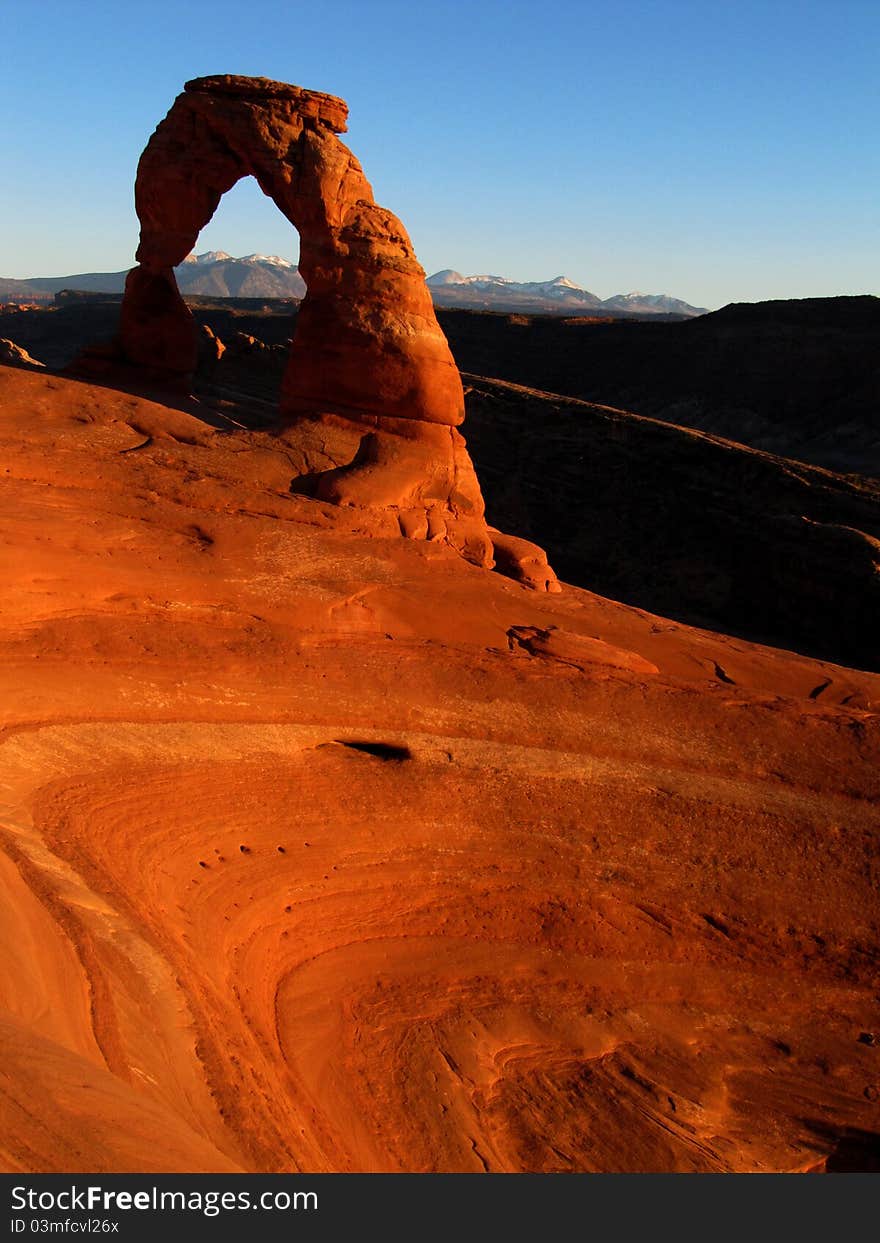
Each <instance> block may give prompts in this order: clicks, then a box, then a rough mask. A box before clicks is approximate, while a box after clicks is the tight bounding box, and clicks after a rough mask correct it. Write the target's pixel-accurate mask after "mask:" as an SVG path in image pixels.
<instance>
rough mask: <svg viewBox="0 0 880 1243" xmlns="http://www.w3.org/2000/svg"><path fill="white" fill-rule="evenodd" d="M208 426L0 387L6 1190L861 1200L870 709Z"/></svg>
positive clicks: (1, 1122) (872, 846)
mask: <svg viewBox="0 0 880 1243" xmlns="http://www.w3.org/2000/svg"><path fill="white" fill-rule="evenodd" d="M185 404H187V403H184V402H181V403H178V405H179V406H182V405H185ZM205 414H206V411H205V407H204V406H199V405H198V404H197V403H191V404H189V405H188V408H187V409H186V410H184V409H180V408H173V409H172V408H169V407H167V406H165V405H160V404H158V403H155V402H150V401H147V400H144V399H142V398H138V397H135V396H133V395H132V394H131V393H128V392H119V391H114V390H112V389H110V388H108V387H106V386H103V387H102V386H97V385H90V384H85V383H82V382H75V381H73V380H71V379H69V378H64V377H59V376H54V375H51V374H47V373H45V372H40V371H33V372H31V371H25V370H21V369H17V368H15V369H13V368H10V367H0V453H2V457H3V462H4V467H5V469H7V471H8V473H7V474H6V476H5V483H4V489H5V493H6V496H7V498H8V499H7V503H6V504H5V505H4V507H3V511H2V514H0V548H2V549H3V565H2V569H3V576H4V588H5V589H4V593H3V614H2V617H0V963H2V970H0V1168H2V1169H3V1170H6V1171H27V1170H42V1171H67V1172H71V1171H76V1170H81V1171H88V1172H91V1173H95V1172H100V1171H120V1172H122V1171H147V1170H154V1169H156V1168H157V1167H158V1168H160V1169H162V1170H165V1171H189V1172H194V1171H205V1170H218V1171H228V1170H230V1169H237V1170H253V1171H273V1170H277V1171H296V1170H309V1171H331V1170H381V1171H407V1170H408V1171H425V1170H436V1171H474V1172H480V1171H483V1170H490V1171H493V1172H494V1171H499V1172H500V1171H591V1170H598V1171H636V1170H663V1171H671V1170H680V1171H698V1170H702V1171H726V1170H754V1171H757V1170H763V1171H774V1170H780V1171H781V1170H792V1171H793V1170H805V1169H822V1168H826V1169H861V1170H865V1169H870V1168H872V1165H871V1163H872V1162H874V1163H876V1162H877V1160H878V1157H880V1147H878V1136H880V1060H878V1059H880V1046H878V1043H877V1036H878V1034H880V1009H878V1002H877V979H878V961H880V959H878V924H880V904H878V885H877V878H878V836H877V805H878V802H877V801H878V797H880V763H878V759H880V749H878V747H880V731H878V723H880V716H878V708H880V678H878V677H877V676H873V675H870V674H865V673H859V672H856V671H853V670H850V669H845V668H841V667H840V666H837V665H833V664H829V663H827V662H822V661H815V660H809V659H805V658H803V657H799V656H796V655H794V654H792V653H790V652H784V651H778V650H776V651H774V650H771V649H768V648H762V647H760V646H757V645H754V644H751V643H747V642H744V641H742V640H736V639H731V638H729V637H726V636H724V635H718V634H709V633H707V632H705V631H699V630H694V629H691V628H689V627H687V626H684V625H677V624H676V623H674V622H671V621H668V620H664V619H662V618H659V617H655V616H651V615H650V614H648V613H644V612H642V611H640V610H638V609H633V608H627V607H624V606H622V605H620V604H615V603H613V602H612V601H610V600H606V599H602V598H601V597H599V596H595V595H591V594H590V593H589V592H586V591H581V590H578V589H577V588H570V589H568V590H566V591H564V592H563V593H562V594H560V595H549V594H545V593H538V592H527V591H524V590H523V589H522V587H521V586H519V585H518V584H516V583H513V582H511V581H510V580H509V579H507V578H503V577H501V576H500V575H497V574H488V573H485V572H483V571H481V570H479V569H477V568H475V567H474V566H472V565H468V564H467V563H466V562H465V561H464V560H463V559H462V558H461V557H460V556H456V555H454V554H453V553H452V552H450V550H449V548H448V547H446V546H445V545H444V544H443V543H441V542H436V543H435V542H431V541H430V540H423V541H414V540H405V539H401V538H399V532H398V530H397V526H396V521H395V516H394V514H393V511H377V513H379V514H380V516H381V520H382V521H384V522H386V523H387V532H386V535H387V537H386V538H382V537H378V536H375V535H373V536H372V537H371V538H364V534H363V525H364V513H365V511H364V510H361V509H358V508H357V507H355V506H340V505H337V504H329V503H326V502H324V501H321V500H319V499H315V498H309V497H303V496H299V495H295V494H291V492H290V490H289V481H290V475H291V471H292V469H293V468H294V466H296V467H299V466H301V465H302V464H303V463H302V458H301V457H300V458H298V457H297V451H296V450H295V449H293V448H291V447H290V446H289V445H288V444H286V443H285V442H284V441H283V440H281V439H279V438H278V437H277V436H275V435H271V434H268V433H266V432H260V431H248V430H247V429H242V428H241V427H239V426H235V425H233V424H232V423H231V422H230V423H227V424H226V425H224V426H223V427H219V426H216V425H215V424H213V423H211V422H209V421H207V420H206V417H205ZM339 434H340V435H342V434H343V432H342V429H340V433H339ZM319 451H320V446H315V447H314V448H313V449H310V452H313V453H314V454H315V455H317V454H318V453H319ZM292 459H293V461H292ZM377 521H378V519H377ZM869 1040H870V1041H872V1042H873V1043H869ZM873 1168H876V1164H875V1166H874V1167H873Z"/></svg>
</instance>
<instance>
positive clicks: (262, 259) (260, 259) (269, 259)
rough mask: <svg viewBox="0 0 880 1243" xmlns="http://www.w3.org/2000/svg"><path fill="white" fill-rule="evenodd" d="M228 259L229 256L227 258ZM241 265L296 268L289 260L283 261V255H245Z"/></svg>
mask: <svg viewBox="0 0 880 1243" xmlns="http://www.w3.org/2000/svg"><path fill="white" fill-rule="evenodd" d="M227 258H228V256H227ZM240 262H241V263H272V264H274V265H275V267H276V268H295V267H296V264H295V263H291V262H290V260H289V259H282V257H281V255H243V256H242V258H241V260H240Z"/></svg>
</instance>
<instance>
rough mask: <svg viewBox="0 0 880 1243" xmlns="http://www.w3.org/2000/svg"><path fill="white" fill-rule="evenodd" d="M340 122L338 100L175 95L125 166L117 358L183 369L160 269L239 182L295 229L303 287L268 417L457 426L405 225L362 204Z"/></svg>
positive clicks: (454, 375) (179, 326) (266, 90)
mask: <svg viewBox="0 0 880 1243" xmlns="http://www.w3.org/2000/svg"><path fill="white" fill-rule="evenodd" d="M347 114H348V109H347V107H346V105H345V103H344V102H343V101H342V100H341V99H337V98H335V97H334V96H332V95H324V94H321V93H320V92H317V91H306V90H303V89H301V88H300V87H296V86H290V85H287V84H286V83H282V82H272V81H270V80H269V79H266V78H241V77H232V76H223V77H212V78H197V79H195V80H194V81H192V82H187V83H186V86H185V89H184V92H183V94H182V95H179V96H178V97H177V99H176V100H175V102H174V104H173V106H172V108H171V110H170V112H169V113H168V115H167V116H166V117H165V119H164V120H163V121H162V122H161V123H160V124H159V126H158V127H157V129H156V131H155V133H154V134H153V135H152V137H151V138H150V141H149V143H148V144H147V146H146V149H145V150H144V153H143V155H142V156H141V159H140V163H139V165H138V172H137V181H136V185H135V206H136V209H137V214H138V218H139V220H140V224H141V240H140V245H139V247H138V251H137V255H136V258H137V260H138V266H137V267H136V268H134V269H133V270H132V271H131V272H130V273H129V276H128V279H127V281H126V288H125V297H124V299H123V306H122V317H121V332H120V335H121V344H122V349H123V352H124V353H125V355H126V357H127V358H128V359H129V360H130V361H132V362H134V363H138V364H142V365H146V366H150V367H159V368H161V369H163V370H165V371H167V372H171V373H176V374H179V375H186V374H189V373H191V372H192V371H193V369H194V367H195V359H196V332H195V324H194V321H193V319H192V316H191V314H190V312H189V310H188V308H187V307H186V305H185V303H184V302H183V299H182V298H181V297H180V293H179V291H178V289H177V282H176V281H175V279H174V271H173V269H174V267H175V265H176V264H178V263H182V262H183V260H184V259H185V258H186V256H187V255H188V254H189V253H190V252H191V251H192V250H193V249H194V247H195V245H196V239H197V238H198V235H199V232H200V230H201V229H202V228H204V226H205V225H206V224H207V223H208V221H209V220H210V219H211V217H212V216H213V214H214V212H215V211H216V209H217V206H218V204H219V202H220V199H221V198H222V196H223V195H224V194H225V193H226V191H227V190H229V189H231V187H232V186H233V185H235V183H236V182H237V181H238V180H240V178H242V177H245V176H248V175H252V176H254V177H255V178H256V180H257V182H258V183H259V185H260V187H261V189H262V190H263V192H264V193H265V194H267V195H269V197H270V198H272V199H273V201H274V202H275V203H276V204H277V206H278V207H279V209H280V210H281V211H282V212H283V213H284V215H285V216H286V217H287V219H288V220H290V222H291V223H292V224H293V225H294V226H295V227H296V229H297V230H298V232H299V235H300V271H301V272H302V275H303V278H304V280H305V281H306V285H307V293H306V296H305V299H304V301H303V304H302V306H301V308H300V313H299V318H298V322H297V330H296V336H295V338H294V343H293V346H292V348H291V355H290V361H289V364H288V368H287V372H286V374H285V378H284V383H283V385H282V395H281V409H282V413H287V414H291V415H296V414H302V413H326V412H339V413H343V414H353V415H364V414H366V415H380V416H386V417H396V418H407V419H417V420H421V421H425V422H429V423H440V424H446V425H451V426H456V425H457V424H459V423H460V422H461V421H462V419H463V417H464V397H463V393H462V387H461V380H460V378H459V375H458V371H457V369H456V367H455V363H454V361H453V359H452V355H451V353H450V351H449V346H448V344H447V342H446V338H445V337H444V336H443V333H442V331H441V330H440V326H439V324H438V323H437V318H436V316H435V314H434V308H433V305H432V302H431V296H430V294H429V292H428V289H427V287H426V286H425V280H424V278H425V273H424V271H423V269H422V267H421V266H420V265H419V263H418V260H417V259H416V257H415V254H414V252H413V248H412V243H411V242H410V239H409V237H408V235H407V232H406V230H405V229H404V227H403V225H402V224H401V222H400V221H399V220H398V219H397V217H396V216H394V215H392V213H391V212H389V211H386V210H385V209H384V208H382V207H379V206H378V205H377V204H376V203H375V202H374V201H373V194H372V190H371V187H370V184H369V182H368V181H367V179H366V177H365V176H364V173H363V170H362V168H361V166H360V164H359V163H358V161H357V160H356V159H355V157H354V156H353V155H352V153H351V152H350V151H349V150H348V148H347V147H346V146H345V144H344V143H342V142H341V141H340V139H339V138H338V137H337V134H338V133H341V132H344V131H345V128H346V118H347Z"/></svg>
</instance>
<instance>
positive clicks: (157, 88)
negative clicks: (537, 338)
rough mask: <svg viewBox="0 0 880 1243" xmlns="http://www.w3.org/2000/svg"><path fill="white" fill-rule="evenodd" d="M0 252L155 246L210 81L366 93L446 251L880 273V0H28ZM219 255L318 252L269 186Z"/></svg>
mask: <svg viewBox="0 0 880 1243" xmlns="http://www.w3.org/2000/svg"><path fill="white" fill-rule="evenodd" d="M0 15H2V19H3V32H4V37H3V48H2V51H0V58H2V70H3V79H2V80H3V85H4V91H3V95H4V100H5V107H4V122H3V125H2V128H0V161H2V163H0V168H2V174H3V177H2V180H3V188H2V192H0V275H3V276H39V275H56V274H67V273H72V272H82V271H110V270H118V269H122V268H126V267H129V266H130V265H131V263H132V261H133V260H132V255H133V252H134V249H135V246H136V244H137V220H136V217H135V215H134V210H133V200H132V187H133V182H134V174H135V168H136V165H137V159H138V156H139V155H140V152H141V150H142V149H143V146H144V144H145V143H146V141H147V139H148V137H149V135H150V133H151V131H152V130H153V128H154V127H155V125H156V123H157V122H158V121H159V120H160V118H161V117H162V116H163V115H164V114H165V112H166V111H167V109H168V108H169V107H170V106H171V103H172V101H173V99H174V96H175V95H176V94H177V93H178V92H179V90H180V89H181V88H182V85H183V82H184V81H185V80H186V79H187V78H191V77H197V76H200V75H202V74H208V73H244V74H255V75H263V76H266V77H272V78H279V79H282V80H284V81H288V82H295V83H298V84H299V85H301V86H306V87H311V88H314V89H317V90H325V91H330V92H331V93H333V94H338V95H342V96H343V97H344V98H345V99H346V100H347V101H348V103H349V105H350V109H351V120H350V127H349V133H348V135H346V136H345V139H344V140H345V141H346V142H348V143H349V145H350V146H351V148H352V149H353V151H354V152H355V154H356V155H357V156H358V158H359V159H360V160H361V162H362V164H363V165H364V169H365V172H366V174H367V176H368V178H369V179H370V181H371V182H372V185H373V189H374V192H375V196H376V199H377V201H378V202H380V203H381V204H383V205H384V206H386V207H388V208H390V209H391V210H392V211H394V212H396V213H397V214H398V215H399V216H400V217H401V219H402V220H403V222H404V224H405V225H406V226H407V228H408V230H409V232H410V235H411V237H412V239H413V242H414V244H415V247H416V251H417V253H418V255H419V258H420V260H421V262H422V263H423V264H424V266H425V267H426V269H427V270H428V272H433V271H436V270H437V269H438V268H442V267H453V268H456V269H458V270H459V271H461V272H464V273H477V272H493V273H497V274H500V275H504V276H510V277H513V278H515V279H519V280H541V279H549V278H552V277H554V276H558V275H562V274H564V275H566V276H569V277H570V278H571V279H572V280H575V281H577V282H578V284H581V285H583V286H585V287H586V288H588V289H591V290H592V291H593V292H595V293H598V294H599V295H600V296H602V297H608V296H610V295H611V294H614V293H619V292H624V291H629V290H632V289H640V290H642V291H645V292H650V293H660V292H667V293H672V294H675V295H677V296H679V297H683V298H685V299H687V300H688V301H690V302H693V303H696V304H698V305H703V306H710V307H716V306H721V305H723V304H724V303H726V302H730V301H755V300H758V299H761V298H785V297H806V296H811V295H831V294H845V293H878V292H880V242H878V233H877V225H878V205H880V143H878V133H880V122H878V118H880V73H878V66H880V0H828V2H824V3H815V2H813V0H730V2H721V0H544V2H543V3H521V2H519V0H508V2H507V3H503V2H501V0H470V2H469V3H468V2H464V0H436V2H434V3H432V2H431V0H333V2H332V3H323V2H322V0H312V3H305V2H303V0H284V2H283V3H282V2H277V0H233V2H229V0H210V2H204V3H202V2H201V0H175V2H173V3H172V2H169V0H150V3H143V2H141V0H125V2H123V0H113V2H112V3H110V2H105V0H41V3H39V4H36V3H25V0H3V2H2V3H0ZM198 249H199V250H208V249H223V250H228V251H230V252H231V253H232V254H246V253H249V252H252V251H261V252H263V253H278V254H283V255H286V256H287V257H289V258H292V259H295V258H296V255H297V250H298V240H297V237H296V234H295V232H294V231H293V230H292V229H291V227H290V225H289V224H287V222H286V221H285V220H284V219H283V218H282V217H281V215H280V213H279V212H278V211H277V209H276V208H275V207H274V205H273V204H272V203H271V202H270V200H268V199H266V198H264V197H263V196H262V194H261V193H260V191H259V190H258V189H257V187H256V186H255V184H254V183H253V182H251V181H247V182H242V183H240V184H239V186H237V187H236V188H235V189H234V190H233V191H231V192H230V193H229V194H228V195H227V196H226V198H225V199H224V200H223V202H222V203H221V205H220V208H219V210H218V212H217V215H216V216H215V218H214V220H213V221H212V222H211V224H210V225H208V226H207V227H206V228H205V230H204V231H203V233H202V235H201V237H200V239H199V245H198Z"/></svg>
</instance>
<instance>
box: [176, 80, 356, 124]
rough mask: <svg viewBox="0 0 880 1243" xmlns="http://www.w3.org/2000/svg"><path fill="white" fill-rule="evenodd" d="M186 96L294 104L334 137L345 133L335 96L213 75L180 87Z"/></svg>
mask: <svg viewBox="0 0 880 1243" xmlns="http://www.w3.org/2000/svg"><path fill="white" fill-rule="evenodd" d="M183 89H184V91H185V92H190V93H191V94H198V95H228V96H232V97H235V98H239V99H249V100H252V101H253V102H254V103H257V102H259V101H261V100H262V101H268V100H272V99H284V100H287V101H289V102H290V103H292V104H294V105H295V107H296V111H297V112H298V113H299V114H300V115H301V116H303V117H308V116H311V117H314V118H315V119H316V120H317V121H319V122H320V123H321V124H322V125H326V126H327V127H328V129H331V130H332V131H333V133H334V134H344V133H345V131H346V130H347V129H348V104H347V103H346V102H345V100H344V99H340V98H339V96H338V95H328V94H326V92H324V91H309V90H306V89H305V87H302V86H293V85H292V84H291V83H290V82H274V81H273V80H272V79H271V78H247V77H243V76H242V75H241V74H236V73H216V74H212V75H211V76H209V77H207V78H191V79H190V80H189V82H186V83H185V84H184V87H183Z"/></svg>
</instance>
